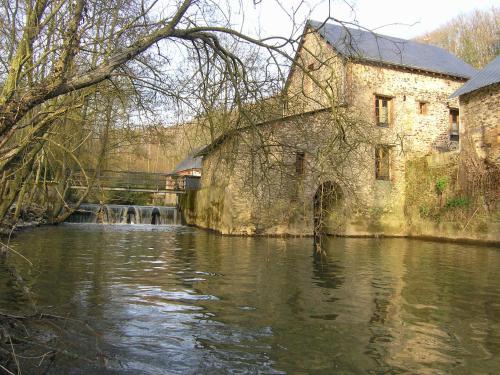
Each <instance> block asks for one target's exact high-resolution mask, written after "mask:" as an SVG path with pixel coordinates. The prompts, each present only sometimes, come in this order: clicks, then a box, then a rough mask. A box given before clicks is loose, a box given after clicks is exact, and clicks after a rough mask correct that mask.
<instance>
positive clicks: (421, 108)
mask: <svg viewBox="0 0 500 375" xmlns="http://www.w3.org/2000/svg"><path fill="white" fill-rule="evenodd" d="M428 107H429V103H427V102H418V113H419V114H421V115H426V114H427V110H428Z"/></svg>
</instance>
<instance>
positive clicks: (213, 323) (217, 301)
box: [0, 224, 500, 374]
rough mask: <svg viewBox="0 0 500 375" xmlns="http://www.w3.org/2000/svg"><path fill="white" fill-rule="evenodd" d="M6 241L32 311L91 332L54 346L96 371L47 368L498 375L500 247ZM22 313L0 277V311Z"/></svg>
mask: <svg viewBox="0 0 500 375" xmlns="http://www.w3.org/2000/svg"><path fill="white" fill-rule="evenodd" d="M12 246H13V247H14V248H15V249H16V250H17V251H19V252H21V253H22V254H23V255H25V256H26V257H27V258H29V259H30V260H31V262H33V266H29V265H28V264H27V262H25V261H24V260H22V259H21V258H20V257H16V256H14V255H11V256H10V260H11V261H13V262H15V263H16V264H17V265H18V267H19V269H20V274H21V275H22V276H23V277H24V278H25V280H26V281H27V283H28V284H29V285H30V287H31V288H32V291H33V296H34V297H33V299H34V300H35V303H36V304H37V306H39V308H41V309H43V310H44V311H47V312H51V313H53V314H58V315H62V316H70V317H71V318H72V319H77V320H78V321H84V322H88V324H89V326H90V327H91V328H92V330H93V333H92V334H90V333H89V334H88V335H87V334H79V336H78V338H75V337H76V336H75V337H73V336H72V335H69V336H68V335H67V337H65V338H64V340H63V339H55V338H54V339H52V340H53V341H54V342H50V341H49V343H50V344H51V345H53V346H57V345H59V346H61V345H63V346H64V348H65V349H67V350H71V351H73V352H76V353H79V354H81V355H82V357H87V358H98V359H99V361H97V363H101V364H103V366H101V365H98V364H92V363H87V362H85V361H79V360H73V359H71V360H70V359H65V358H64V356H63V357H62V358H61V357H59V358H58V359H57V360H56V362H55V364H54V366H53V367H52V368H51V371H50V372H49V373H55V374H57V373H62V374H67V373H74V374H80V373H85V374H87V373H91V374H98V373H113V374H122V373H123V374H194V373H196V374H225V373H234V374H246V373H248V374H257V373H260V374H285V373H286V374H336V373H339V374H367V373H368V374H382V373H391V374H392V373H418V374H440V373H443V374H444V373H456V374H471V373H484V374H486V373H490V374H493V373H499V371H500V357H499V356H500V250H499V249H498V248H488V247H480V246H470V245H458V244H443V243H434V242H425V241H417V240H407V239H342V238H328V239H326V240H324V241H323V243H322V250H321V252H315V251H314V250H313V245H312V240H311V239H310V238H297V239H294V238H287V239H280V238H243V237H222V236H218V235H216V234H214V233H210V232H207V231H203V230H199V229H195V228H189V227H184V226H176V225H172V226H149V225H82V224H65V225H60V226H57V227H56V226H54V227H43V228H38V229H36V230H32V231H27V232H25V233H22V234H20V235H19V236H18V237H17V238H15V240H13V242H12ZM27 305H28V302H27V300H26V298H25V297H23V295H22V293H20V292H19V291H16V290H15V289H14V288H13V287H12V282H11V281H9V277H8V275H7V274H6V273H5V272H4V273H2V274H1V277H0V309H2V310H10V311H16V310H18V309H19V310H22V309H23V308H24V307H26V306H27ZM75 326H76V323H75ZM65 329H67V330H68V331H70V332H73V333H74V332H77V329H76V328H75V327H72V324H71V322H70V323H66V325H65ZM25 373H29V371H27V372H25ZM34 373H36V372H34Z"/></svg>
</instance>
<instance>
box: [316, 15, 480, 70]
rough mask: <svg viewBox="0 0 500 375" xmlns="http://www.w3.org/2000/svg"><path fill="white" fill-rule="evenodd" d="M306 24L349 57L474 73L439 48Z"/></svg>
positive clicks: (335, 26) (355, 30) (361, 32)
mask: <svg viewBox="0 0 500 375" xmlns="http://www.w3.org/2000/svg"><path fill="white" fill-rule="evenodd" d="M308 23H309V25H310V26H311V27H313V28H314V29H315V30H317V31H318V33H319V34H320V35H321V36H322V37H323V38H324V39H325V40H326V41H327V42H328V43H329V44H330V45H331V46H332V47H333V48H334V49H335V50H336V51H337V52H339V53H340V54H342V55H343V56H345V57H349V58H357V59H360V60H365V61H372V62H381V63H385V64H390V65H396V66H401V67H407V68H413V69H420V70H425V71H428V72H433V73H441V74H446V75H450V76H454V77H460V78H470V77H471V76H473V75H474V74H475V73H476V70H475V69H474V68H473V67H472V66H470V65H469V64H467V63H465V62H464V61H462V60H460V59H459V58H458V57H456V56H455V55H453V54H451V53H450V52H448V51H446V50H445V49H443V48H440V47H435V46H431V45H428V44H423V43H418V42H414V41H412V40H406V39H400V38H395V37H392V36H385V35H380V34H375V33H372V32H369V31H364V30H360V29H352V28H347V27H344V26H341V25H334V24H331V23H322V22H318V21H313V20H309V21H308Z"/></svg>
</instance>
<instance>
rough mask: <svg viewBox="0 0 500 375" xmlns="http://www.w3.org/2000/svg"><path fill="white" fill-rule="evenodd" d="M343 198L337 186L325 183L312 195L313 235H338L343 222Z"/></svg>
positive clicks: (328, 182) (330, 182)
mask: <svg viewBox="0 0 500 375" xmlns="http://www.w3.org/2000/svg"><path fill="white" fill-rule="evenodd" d="M343 216H344V196H343V194H342V189H341V188H340V186H339V185H338V184H336V183H335V182H332V181H326V182H324V183H322V184H321V185H319V187H318V189H317V190H316V193H315V194H314V210H313V220H314V221H313V225H314V235H315V236H320V235H322V234H327V233H328V234H333V233H338V232H339V230H340V229H341V228H342V226H343V221H344V218H343Z"/></svg>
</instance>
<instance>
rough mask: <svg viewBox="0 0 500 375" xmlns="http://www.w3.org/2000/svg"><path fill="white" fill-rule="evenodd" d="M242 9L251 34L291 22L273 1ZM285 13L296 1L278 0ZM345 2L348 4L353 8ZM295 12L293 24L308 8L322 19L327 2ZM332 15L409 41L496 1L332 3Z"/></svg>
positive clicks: (311, 0)
mask: <svg viewBox="0 0 500 375" xmlns="http://www.w3.org/2000/svg"><path fill="white" fill-rule="evenodd" d="M243 1H244V2H246V3H247V5H246V7H247V8H246V9H245V27H246V28H247V31H249V32H252V30H251V29H252V28H253V30H256V29H258V28H260V29H261V30H263V32H264V33H265V34H264V35H266V34H267V35H276V34H281V33H283V32H285V34H286V32H287V30H289V29H290V25H291V24H292V21H291V20H290V19H287V17H285V14H284V11H283V10H282V9H279V6H278V5H277V4H276V0H261V1H260V4H259V5H257V6H254V5H253V2H252V1H251V0H243ZM279 1H280V2H281V4H282V5H283V8H285V9H286V10H287V11H288V12H290V11H291V9H296V8H297V6H298V4H299V3H300V0H279ZM346 2H349V3H350V4H352V6H353V9H351V8H350V7H349V6H347V4H346ZM303 3H304V4H305V5H304V6H302V7H300V9H299V10H298V12H297V21H298V22H303V21H304V19H306V18H307V14H308V13H309V10H310V9H311V8H314V10H313V11H312V14H311V18H313V19H317V20H323V19H324V18H325V16H326V15H328V1H326V0H325V1H321V0H305V1H303ZM330 3H331V4H332V6H331V14H332V16H334V17H336V18H339V19H342V20H345V21H354V20H357V22H358V23H359V24H360V25H361V26H363V27H366V28H369V29H376V30H375V31H376V32H377V33H380V34H385V35H390V36H395V37H400V38H404V39H410V38H413V37H416V36H418V35H421V34H423V33H425V32H428V31H432V30H434V29H436V28H437V27H439V26H440V25H443V24H445V23H446V22H447V21H449V20H451V19H452V18H454V17H455V16H457V15H459V14H463V13H467V12H470V11H472V10H474V9H488V8H491V7H493V6H495V5H496V6H497V7H498V6H500V0H410V1H408V0H399V1H396V0H350V1H349V0H346V1H344V0H333V1H330Z"/></svg>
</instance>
